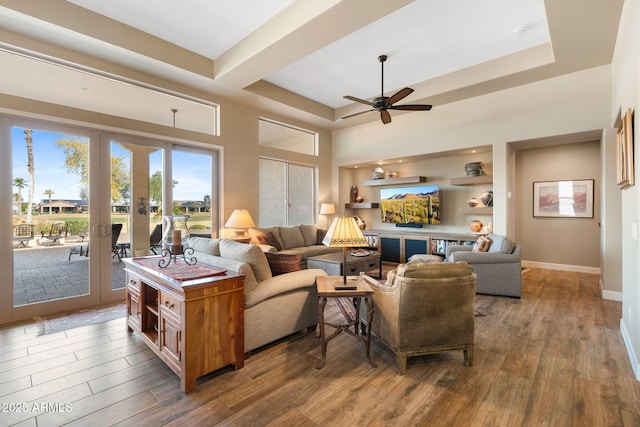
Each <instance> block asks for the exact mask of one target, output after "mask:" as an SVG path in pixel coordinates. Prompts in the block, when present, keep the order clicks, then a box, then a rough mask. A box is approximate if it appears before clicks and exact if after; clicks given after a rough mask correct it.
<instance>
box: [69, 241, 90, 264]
mask: <svg viewBox="0 0 640 427" xmlns="http://www.w3.org/2000/svg"><path fill="white" fill-rule="evenodd" d="M71 255H80V256H85V257H88V256H89V244H88V243H87V244H86V245H80V246H73V247H71V248H69V261H71Z"/></svg>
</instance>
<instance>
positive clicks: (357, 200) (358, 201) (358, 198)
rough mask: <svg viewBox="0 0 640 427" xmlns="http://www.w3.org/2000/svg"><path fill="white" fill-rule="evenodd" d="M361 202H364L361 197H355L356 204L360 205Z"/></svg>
mask: <svg viewBox="0 0 640 427" xmlns="http://www.w3.org/2000/svg"><path fill="white" fill-rule="evenodd" d="M362 202H364V197H362V196H358V197H356V203H362Z"/></svg>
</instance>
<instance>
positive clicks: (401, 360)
mask: <svg viewBox="0 0 640 427" xmlns="http://www.w3.org/2000/svg"><path fill="white" fill-rule="evenodd" d="M396 365H397V366H398V374H400V375H404V374H405V373H406V372H407V352H405V351H401V352H399V353H396Z"/></svg>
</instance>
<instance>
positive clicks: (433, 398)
mask: <svg viewBox="0 0 640 427" xmlns="http://www.w3.org/2000/svg"><path fill="white" fill-rule="evenodd" d="M523 278H524V281H523V283H524V284H523V297H522V299H521V300H516V299H511V298H501V297H491V296H480V295H479V296H478V297H477V300H476V305H477V308H478V310H479V311H480V312H481V313H482V314H484V316H481V317H476V337H475V344H476V345H475V364H474V366H473V367H472V368H466V367H464V365H463V363H462V360H463V359H462V352H461V351H459V352H454V353H445V354H440V355H430V356H422V357H414V358H409V361H408V364H407V374H406V375H404V376H400V375H397V374H396V370H395V358H394V356H393V354H392V353H391V352H390V351H389V350H387V349H386V348H385V347H384V346H383V345H382V344H381V343H380V342H379V341H378V340H377V339H375V338H374V339H373V342H372V348H371V351H372V359H373V360H374V361H375V362H376V363H377V365H378V367H377V368H372V367H371V366H370V365H369V364H368V363H366V361H365V357H364V349H363V348H362V344H361V343H360V342H358V341H356V340H355V339H354V338H353V337H351V336H348V335H346V334H341V335H340V336H338V337H337V338H336V339H335V340H333V341H331V342H330V343H329V347H328V351H327V363H326V364H325V366H324V368H322V369H321V370H317V369H316V368H315V366H316V365H317V364H318V361H319V357H320V345H319V343H318V341H317V339H316V338H315V334H313V333H309V334H306V335H305V334H297V335H294V336H292V337H289V338H287V339H285V340H283V341H281V342H278V343H276V344H274V345H272V346H270V347H268V348H265V349H263V350H262V351H260V352H258V353H256V354H254V355H253V356H252V357H251V358H249V359H247V360H246V362H245V366H244V368H242V369H240V370H238V371H234V370H233V369H232V368H224V369H222V370H221V371H217V372H215V373H213V374H210V375H208V376H205V377H202V378H200V379H199V380H198V384H197V387H196V390H195V391H193V392H191V393H189V394H188V395H185V394H183V393H182V392H180V381H179V379H178V377H177V376H176V375H174V374H173V373H172V372H171V371H170V370H169V368H167V367H166V366H165V365H164V364H163V363H162V362H161V361H160V360H159V359H158V358H157V357H156V356H155V355H154V354H153V353H152V352H151V351H150V350H148V349H147V347H146V346H145V345H144V344H143V343H142V341H141V340H140V339H139V338H138V337H137V336H136V335H129V334H128V333H127V332H126V330H125V324H124V319H118V320H114V321H109V322H105V323H102V324H97V325H92V326H86V327H82V328H77V329H71V330H68V331H65V332H59V333H55V334H50V335H43V336H36V332H37V327H36V325H35V324H22V325H13V326H9V327H5V328H2V329H0V395H1V397H0V404H1V405H2V406H1V407H0V410H1V412H0V425H1V426H8V425H20V426H36V425H37V426H58V425H79V426H90V425H91V426H94V425H95V426H102V425H118V426H120V425H122V426H147V425H149V426H160V425H169V426H183V425H191V426H201V425H233V426H262V425H270V426H290V425H296V426H314V425H341V426H344V425H370V426H399V425H403V426H407V425H425V426H484V425H492V426H520V425H523V426H554V427H555V426H587V425H588V426H640V382H638V381H636V380H635V378H634V376H633V373H632V370H631V366H630V364H629V360H628V358H627V354H626V351H625V348H624V343H623V341H622V338H621V335H620V330H619V323H620V317H621V304H620V303H617V302H613V301H603V300H601V298H600V296H599V295H600V291H599V288H598V276H595V275H589V274H581V273H568V272H560V271H550V270H540V269H531V270H528V271H527V272H526V273H524V275H523ZM327 310H328V316H329V317H331V316H333V317H336V316H339V315H340V312H339V310H338V309H337V308H336V307H335V306H333V305H328V306H327Z"/></svg>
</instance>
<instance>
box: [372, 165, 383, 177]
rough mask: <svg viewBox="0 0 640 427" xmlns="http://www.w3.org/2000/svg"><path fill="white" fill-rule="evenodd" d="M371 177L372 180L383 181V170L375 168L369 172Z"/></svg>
mask: <svg viewBox="0 0 640 427" xmlns="http://www.w3.org/2000/svg"><path fill="white" fill-rule="evenodd" d="M371 176H372V177H373V179H383V178H384V169H382V168H381V167H377V168H375V169H374V170H373V172H371Z"/></svg>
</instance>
